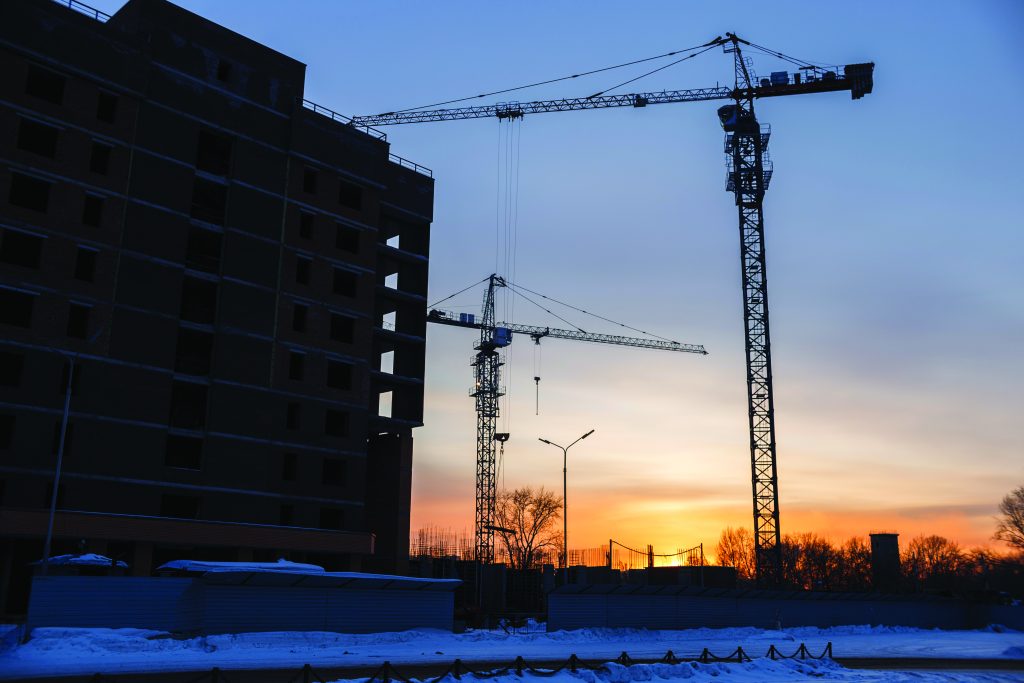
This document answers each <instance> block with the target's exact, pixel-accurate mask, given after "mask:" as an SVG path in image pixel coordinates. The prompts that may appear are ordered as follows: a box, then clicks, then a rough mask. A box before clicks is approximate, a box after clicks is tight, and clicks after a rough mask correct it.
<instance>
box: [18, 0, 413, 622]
mask: <svg viewBox="0 0 1024 683" xmlns="http://www.w3.org/2000/svg"><path fill="white" fill-rule="evenodd" d="M3 12H4V21H3V22H0V60H2V68H0V97H2V100H3V107H2V108H0V157H2V160H3V161H2V163H0V590H3V591H4V593H3V595H2V596H0V598H2V599H3V604H2V606H0V607H2V609H3V610H4V611H5V612H6V613H8V614H17V613H19V612H23V611H24V598H25V596H24V589H23V587H24V586H26V585H27V578H28V575H29V572H30V570H31V568H30V566H29V564H28V563H30V562H32V561H36V560H38V559H40V557H41V556H42V548H43V537H44V534H45V529H46V525H47V520H48V509H49V506H50V502H51V496H52V493H53V490H54V489H53V482H54V474H55V470H56V461H57V453H58V451H60V450H61V435H62V432H63V433H64V445H63V466H62V468H61V479H60V485H59V487H58V488H57V505H56V508H57V512H56V515H55V524H54V547H53V550H54V554H58V553H64V552H74V551H88V552H97V553H101V554H105V555H107V556H110V557H112V558H114V559H119V560H124V561H126V562H128V563H129V565H130V566H131V572H132V573H134V574H149V573H150V572H151V571H152V570H153V569H154V568H155V567H157V566H159V564H161V563H162V562H164V561H167V560H170V559H179V558H184V557H187V558H190V559H219V560H248V559H252V560H273V559H276V558H278V557H287V558H289V559H292V560H295V561H300V562H303V561H304V562H314V563H318V564H323V565H325V566H326V567H328V568H330V569H336V570H341V569H364V570H367V569H369V570H383V571H392V572H394V571H399V572H400V571H402V570H403V568H404V566H403V565H404V562H405V561H406V559H407V553H408V532H409V497H410V482H411V468H412V430H413V428H415V427H417V426H419V425H420V424H421V423H422V416H423V370H424V367H423V366H424V338H425V327H426V321H425V315H424V313H425V308H426V298H425V296H426V288H427V265H428V261H427V257H428V249H429V231H430V222H431V220H432V209H433V179H432V178H431V176H430V172H429V170H427V169H424V168H422V167H419V166H416V165H415V164H411V163H410V162H407V161H405V160H403V159H400V158H398V157H395V156H394V155H391V154H390V150H389V145H388V143H387V141H386V139H384V137H383V135H382V134H380V133H379V132H376V131H373V130H368V129H359V128H357V127H354V126H352V125H350V124H349V123H348V122H347V120H346V119H344V117H340V116H338V115H335V114H334V113H333V112H331V111H329V110H326V109H323V108H320V107H317V106H316V105H313V104H311V103H309V102H308V101H306V100H304V95H303V85H304V77H305V66H304V65H303V64H301V63H300V62H297V61H295V60H294V59H291V58H289V57H287V56H285V55H282V54H280V53H278V52H275V51H273V50H271V49H269V48H267V47H265V46H263V45H260V44H258V43H256V42H254V41H252V40H249V39H247V38H244V37H242V36H240V35H238V34H235V33H233V32H231V31H230V30H228V29H226V28H223V27H221V26H218V25H216V24H213V23H211V22H209V21H207V20H205V19H203V18H201V17H199V16H197V15H195V14H192V13H190V12H187V11H185V10H183V9H181V8H179V7H176V6H175V5H172V4H170V3H168V2H165V1H164V0H129V2H127V4H125V5H124V6H123V7H122V8H121V10H119V11H118V12H117V13H116V14H114V15H113V16H111V17H107V16H105V15H102V14H100V13H96V12H91V11H90V10H89V9H88V8H85V7H84V6H82V5H78V4H77V3H74V6H73V7H71V8H69V7H68V6H67V5H66V4H64V5H61V4H58V3H56V2H52V1H51V0H14V1H12V2H8V3H5V5H4V10H3ZM72 367H73V372H72V371H71V368H72ZM69 386H70V391H68V388H69ZM66 395H69V396H70V400H69V404H68V405H69V410H68V413H69V416H70V417H69V420H68V427H67V430H66V432H65V431H64V430H63V429H62V428H61V425H62V417H63V414H64V408H65V399H66V398H67V396H66Z"/></svg>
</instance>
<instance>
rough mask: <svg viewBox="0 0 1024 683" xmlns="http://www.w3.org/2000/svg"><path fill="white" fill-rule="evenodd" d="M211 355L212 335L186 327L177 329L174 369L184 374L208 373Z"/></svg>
mask: <svg viewBox="0 0 1024 683" xmlns="http://www.w3.org/2000/svg"><path fill="white" fill-rule="evenodd" d="M212 355H213V335H212V334H210V333H208V332H200V331H199V330H190V329H188V328H187V327H182V328H179V329H178V346H177V349H176V350H175V357H174V369H175V370H177V371H178V372H180V373H182V374H185V375H198V376H202V375H208V374H210V359H211V356H212Z"/></svg>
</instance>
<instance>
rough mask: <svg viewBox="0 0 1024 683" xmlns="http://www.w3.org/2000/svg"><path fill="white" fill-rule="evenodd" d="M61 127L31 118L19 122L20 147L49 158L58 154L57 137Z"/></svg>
mask: <svg viewBox="0 0 1024 683" xmlns="http://www.w3.org/2000/svg"><path fill="white" fill-rule="evenodd" d="M59 137H60V129H59V128H54V127H53V126H47V125H46V124H45V123H39V122H38V121H33V120H31V119H21V120H20V121H19V122H18V149H23V150H25V151H26V152H32V153H33V154H38V155H39V156H41V157H46V158H47V159H53V158H54V157H56V156H57V139H58V138H59Z"/></svg>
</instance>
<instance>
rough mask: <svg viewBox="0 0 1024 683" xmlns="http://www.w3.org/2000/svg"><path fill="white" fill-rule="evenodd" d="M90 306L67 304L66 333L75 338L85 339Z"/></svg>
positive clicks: (87, 330) (87, 331) (87, 332)
mask: <svg viewBox="0 0 1024 683" xmlns="http://www.w3.org/2000/svg"><path fill="white" fill-rule="evenodd" d="M89 311H90V307H89V306H86V305H84V304H74V303H73V304H69V305H68V329H67V335H68V336H69V337H73V338H75V339H85V338H86V336H87V335H88V334H89Z"/></svg>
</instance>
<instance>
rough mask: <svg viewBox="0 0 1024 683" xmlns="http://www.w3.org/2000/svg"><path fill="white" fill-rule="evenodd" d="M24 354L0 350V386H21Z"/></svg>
mask: <svg viewBox="0 0 1024 683" xmlns="http://www.w3.org/2000/svg"><path fill="white" fill-rule="evenodd" d="M24 368H25V356H24V355H22V354H20V353H15V352H14V351H0V387H19V386H21V374H22V372H23V371H24Z"/></svg>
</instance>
